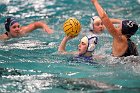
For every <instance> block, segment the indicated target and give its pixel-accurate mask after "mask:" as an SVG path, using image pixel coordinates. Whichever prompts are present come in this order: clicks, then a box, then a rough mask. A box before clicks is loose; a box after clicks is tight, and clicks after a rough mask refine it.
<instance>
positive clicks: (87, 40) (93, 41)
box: [58, 35, 98, 59]
mask: <svg viewBox="0 0 140 93" xmlns="http://www.w3.org/2000/svg"><path fill="white" fill-rule="evenodd" d="M72 38H73V37H70V36H65V37H64V38H63V40H62V41H61V43H60V45H59V48H58V51H59V52H60V53H61V54H74V55H77V56H78V57H85V58H86V59H87V58H88V59H92V54H93V52H94V50H95V47H96V45H97V41H98V38H97V36H96V35H88V36H84V37H83V38H82V39H81V41H80V44H79V45H78V51H75V52H67V51H66V50H65V47H66V43H67V41H68V40H70V39H72Z"/></svg>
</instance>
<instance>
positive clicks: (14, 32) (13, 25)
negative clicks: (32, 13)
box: [0, 18, 53, 40]
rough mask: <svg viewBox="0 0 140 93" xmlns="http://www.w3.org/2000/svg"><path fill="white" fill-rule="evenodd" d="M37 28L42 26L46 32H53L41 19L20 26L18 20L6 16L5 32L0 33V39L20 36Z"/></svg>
mask: <svg viewBox="0 0 140 93" xmlns="http://www.w3.org/2000/svg"><path fill="white" fill-rule="evenodd" d="M38 28H42V29H43V30H44V31H46V32H47V33H48V34H51V33H52V32H53V31H52V30H51V29H50V28H49V27H48V26H47V25H46V24H45V23H44V22H41V21H38V22H34V23H31V24H29V25H27V26H22V27H21V26H20V24H19V22H18V21H17V20H16V19H15V18H7V19H6V21H5V29H6V33H4V34H2V35H0V40H8V39H10V38H16V37H21V36H24V35H25V34H27V33H29V32H32V31H34V30H36V29H38Z"/></svg>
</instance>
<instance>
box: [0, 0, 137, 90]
mask: <svg viewBox="0 0 140 93" xmlns="http://www.w3.org/2000/svg"><path fill="white" fill-rule="evenodd" d="M98 1H99V2H100V3H101V5H102V6H103V7H104V8H105V10H106V11H107V13H108V14H109V16H110V17H113V18H123V19H134V20H136V21H137V22H138V23H140V17H139V16H140V10H139V9H140V0H111V1H110V0H98ZM0 11H1V12H0V34H2V33H4V32H5V30H4V26H3V25H4V20H5V18H6V17H7V16H13V17H16V18H17V19H18V20H19V22H20V23H21V24H22V25H27V24H29V23H31V22H34V21H39V20H42V21H45V22H46V23H47V24H48V25H49V26H50V27H51V28H52V29H54V33H53V34H51V35H48V34H47V33H45V32H43V31H42V30H41V29H38V30H36V31H34V32H32V33H30V34H29V35H27V36H25V37H22V38H14V39H11V40H8V41H6V42H2V41H0V92H1V93H31V92H32V93H70V92H72V93H95V92H103V93H104V92H106V93H139V92H140V61H139V60H140V57H139V56H138V57H133V56H131V57H126V58H124V59H122V58H113V57H111V56H110V53H111V42H112V37H111V36H110V35H109V34H108V33H107V31H106V32H105V33H104V34H102V35H101V36H100V45H99V48H98V49H96V51H95V53H97V54H102V55H104V56H106V58H105V59H101V60H94V61H95V62H93V63H98V64H92V63H91V62H85V61H84V60H75V59H73V57H72V56H71V55H65V56H64V55H59V54H58V53H57V48H58V45H59V43H60V41H61V40H62V38H63V36H64V32H63V31H62V25H63V23H64V21H65V20H66V19H67V18H69V17H75V18H77V19H78V20H79V21H80V22H81V24H82V32H81V33H84V31H86V30H88V28H89V21H90V20H89V18H90V17H91V14H92V13H93V14H97V13H96V11H95V9H94V7H93V6H92V4H91V2H90V0H1V1H0ZM81 37H82V35H81V34H80V35H79V36H78V37H77V38H75V39H73V40H72V41H70V42H69V43H68V46H67V50H76V49H77V45H78V42H79V39H80V38H81ZM132 40H133V41H134V42H135V43H136V44H137V46H138V50H139V52H140V29H139V30H138V32H137V34H136V35H135V36H133V37H132Z"/></svg>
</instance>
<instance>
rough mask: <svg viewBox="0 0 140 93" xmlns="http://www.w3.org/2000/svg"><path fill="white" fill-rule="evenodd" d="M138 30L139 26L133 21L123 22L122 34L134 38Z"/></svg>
mask: <svg viewBox="0 0 140 93" xmlns="http://www.w3.org/2000/svg"><path fill="white" fill-rule="evenodd" d="M137 30H138V24H137V23H136V22H135V21H132V20H123V21H122V34H124V35H127V36H130V37H131V36H132V35H134V34H135V33H136V31H137Z"/></svg>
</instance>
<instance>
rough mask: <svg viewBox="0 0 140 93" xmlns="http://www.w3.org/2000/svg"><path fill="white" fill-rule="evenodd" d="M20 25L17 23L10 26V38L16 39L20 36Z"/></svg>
mask: <svg viewBox="0 0 140 93" xmlns="http://www.w3.org/2000/svg"><path fill="white" fill-rule="evenodd" d="M20 30H21V28H20V24H19V23H18V22H16V23H14V24H13V25H12V26H10V34H11V36H12V37H18V36H19V35H20Z"/></svg>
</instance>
